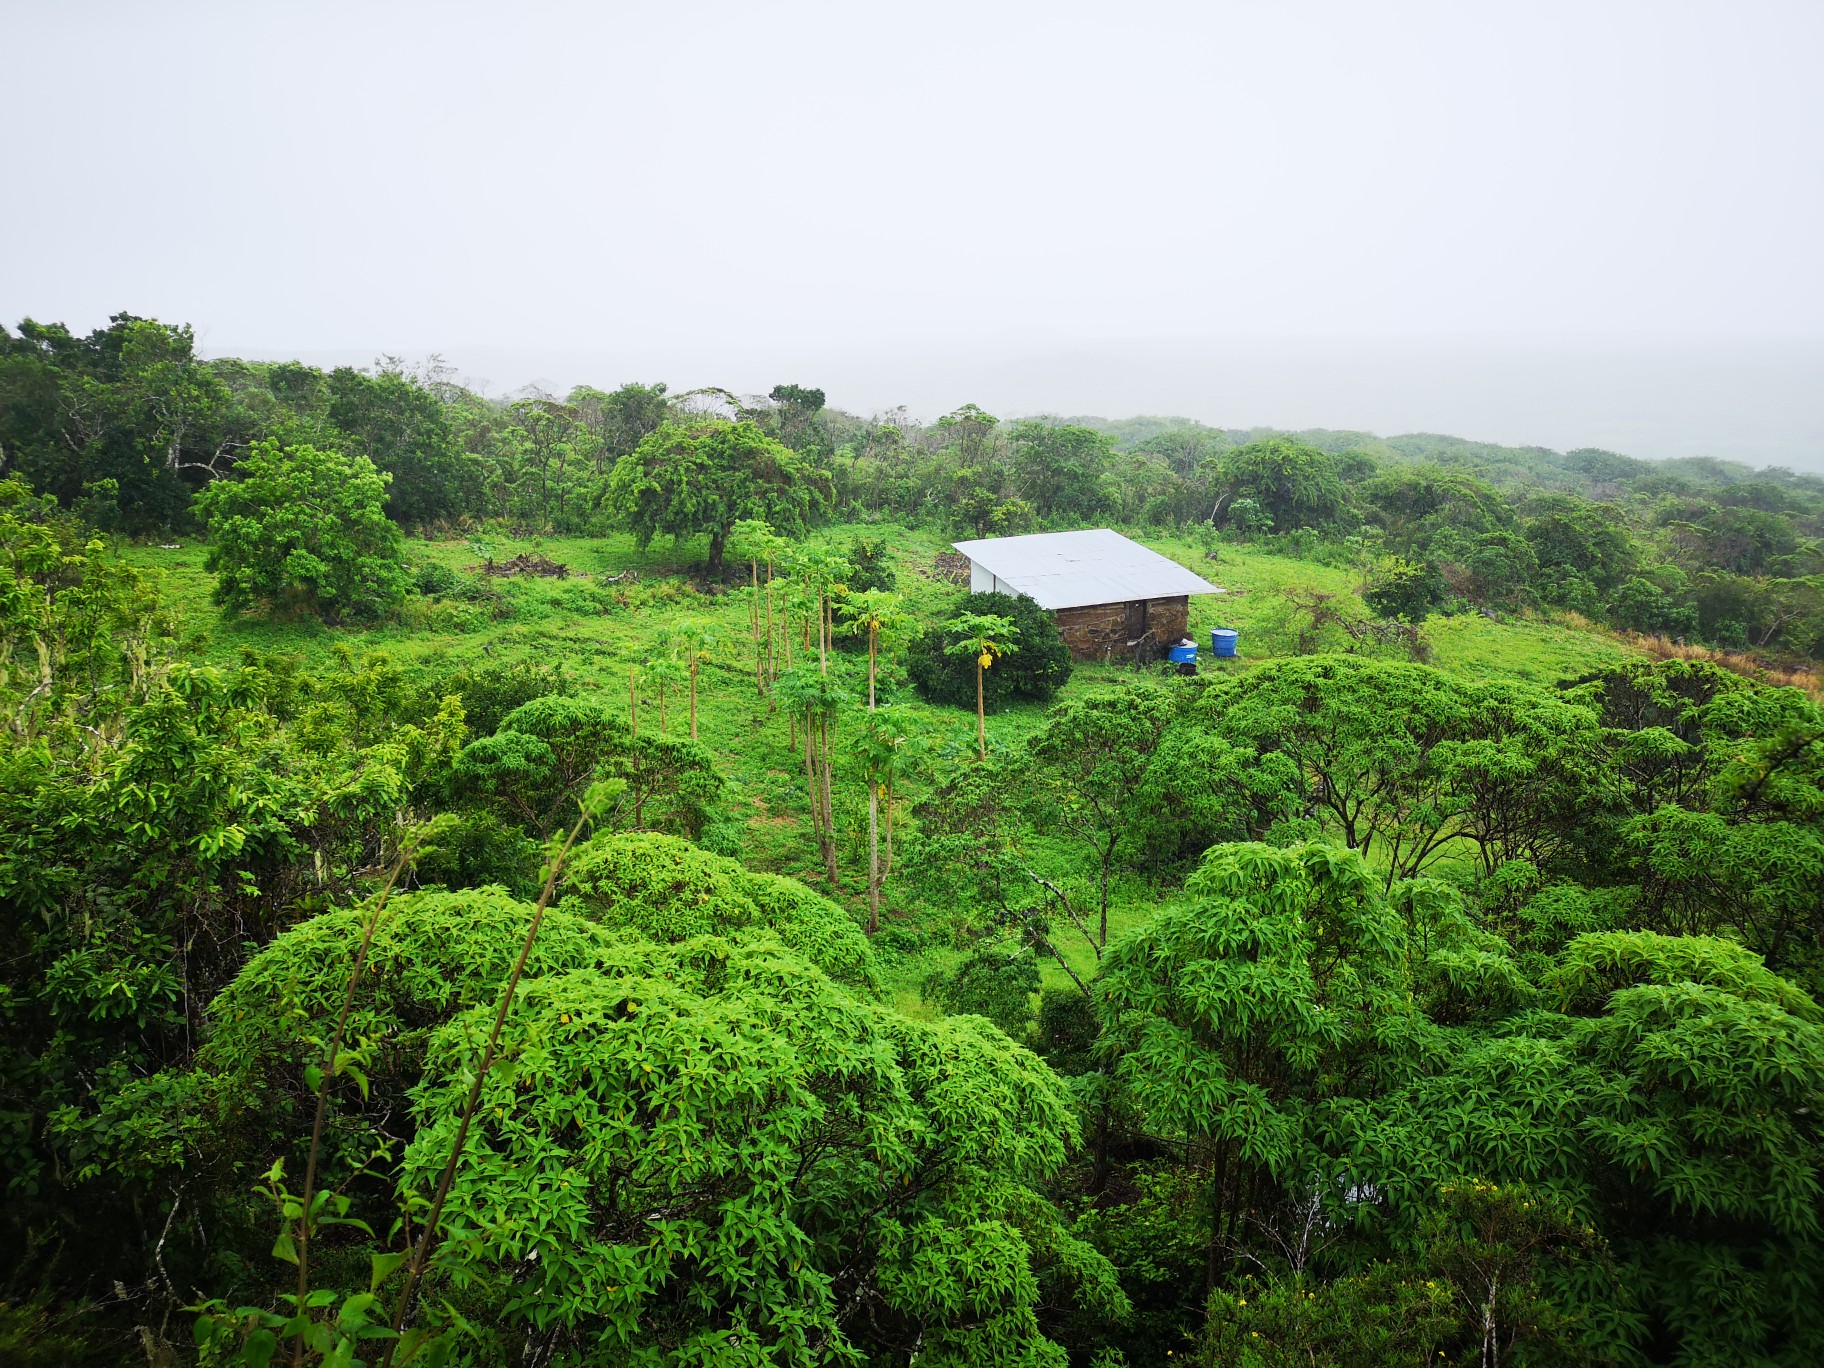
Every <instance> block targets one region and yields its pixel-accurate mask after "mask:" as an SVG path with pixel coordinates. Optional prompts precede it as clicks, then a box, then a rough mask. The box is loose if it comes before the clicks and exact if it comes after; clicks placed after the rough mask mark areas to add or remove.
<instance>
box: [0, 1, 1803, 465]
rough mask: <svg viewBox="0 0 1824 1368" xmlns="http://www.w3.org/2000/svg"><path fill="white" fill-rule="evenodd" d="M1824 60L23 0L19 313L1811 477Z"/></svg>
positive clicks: (836, 18) (1239, 33)
mask: <svg viewBox="0 0 1824 1368" xmlns="http://www.w3.org/2000/svg"><path fill="white" fill-rule="evenodd" d="M1821 53H1824V3H1819V0H1801V2H1800V3H1788V4H1754V3H1743V2H1742V0H1729V2H1728V3H1715V4H1680V3H1669V2H1668V0H1655V2H1654V3H1644V4H1631V3H1604V0H1579V2H1578V3H1572V4H1562V5H1561V4H1550V3H1541V0H1519V2H1517V3H1500V4H1497V3H1463V2H1462V0H1453V2H1452V3H1439V4H1403V3H1375V2H1374V0H1352V2H1351V3H1337V4H1315V3H1314V4H1301V3H1295V2H1294V0H1272V2H1271V3H1259V4H1251V3H1250V4H1242V3H1215V2H1210V0H1205V2H1204V3H1191V4H1145V3H1134V2H1133V0H1129V2H1128V3H1124V4H1112V3H1102V4H1096V5H1077V4H1069V3H1057V0H1052V2H1051V3H1044V4H1031V5H1027V4H996V3H992V2H991V0H975V3H965V4H946V3H933V2H932V0H920V2H919V3H916V4H904V3H900V4H885V3H876V4H868V3H857V2H855V0H850V2H849V3H841V4H782V3H766V2H765V0H760V2H758V3H757V2H756V0H747V2H746V3H736V4H702V3H698V4H692V3H683V2H681V0H668V2H667V3H662V4H650V5H632V4H619V5H617V4H606V3H596V4H584V3H577V4H570V5H559V4H549V5H537V4H527V3H512V4H507V3H501V4H497V5H491V6H466V5H461V4H453V3H438V4H434V5H422V6H420V5H405V4H350V5H328V4H304V3H293V4H288V5H282V6H281V5H260V4H247V3H244V2H237V3H232V4H223V5H219V6H217V5H202V4H181V3H163V4H146V3H129V4H118V5H114V4H85V3H53V2H52V0H38V2H36V3H34V2H33V0H0V86H3V88H4V89H5V91H6V94H7V99H6V110H7V112H6V115H5V117H4V120H3V121H0V154H3V158H0V160H3V164H4V171H5V175H4V181H3V182H0V183H3V184H5V185H6V187H7V191H8V193H7V199H8V201H9V203H8V204H7V206H6V208H5V210H4V212H0V317H4V318H5V319H6V320H7V321H8V322H15V321H17V319H19V318H20V317H22V316H26V315H30V316H33V317H36V318H40V319H60V320H63V321H66V322H68V323H69V324H70V325H72V326H73V327H78V328H84V329H86V328H89V327H93V326H97V325H99V324H101V323H103V322H105V320H106V317H107V315H108V314H109V313H112V312H116V311H119V310H122V309H125V310H128V311H131V312H134V313H138V314H142V315H149V316H154V317H158V318H161V319H165V320H167V321H188V322H191V323H193V324H194V325H195V326H196V328H197V330H198V333H199V336H200V337H201V338H202V340H203V344H204V346H205V347H206V348H207V349H209V350H210V351H212V352H216V353H223V352H239V353H247V354H261V355H277V354H285V355H293V354H298V355H304V356H306V357H307V358H310V359H340V358H358V359H366V358H369V357H371V356H373V355H374V354H376V353H378V352H383V351H384V352H392V353H400V354H407V355H420V354H422V353H424V352H427V351H439V352H442V353H444V354H445V355H447V356H448V357H449V358H450V359H451V360H452V361H453V362H454V363H455V364H456V365H457V366H458V368H459V369H461V370H463V371H465V372H467V373H470V374H472V375H475V376H476V377H477V378H482V379H486V380H488V381H489V382H490V383H491V384H492V386H493V387H494V388H495V389H496V390H501V389H507V388H511V387H514V386H517V385H519V384H521V383H524V382H525V381H528V380H532V379H543V380H545V381H546V382H547V383H551V384H554V385H558V386H562V385H566V384H568V383H570V382H572V381H574V380H577V379H583V378H588V379H591V380H593V381H595V382H597V383H607V384H614V383H618V382H619V381H621V380H624V379H629V378H635V377H641V378H647V379H658V378H664V379H669V380H671V381H672V382H673V383H674V384H678V385H687V384H697V383H706V382H717V383H722V384H727V385H731V386H733V387H737V388H751V389H764V388H767V387H769V386H770V385H771V384H772V383H774V382H775V381H778V380H785V379H791V380H796V381H799V382H802V383H807V384H823V385H824V386H825V387H826V388H827V389H828V390H829V391H830V397H831V401H832V402H834V403H840V404H842V405H844V406H845V407H850V408H855V409H860V410H864V411H865V410H869V409H877V408H884V407H886V406H888V405H891V404H894V403H899V402H904V403H909V404H911V405H912V406H913V408H914V410H915V411H923V412H925V413H927V414H929V413H933V412H941V411H942V410H943V409H945V408H948V407H954V406H955V405H956V404H959V403H961V402H964V401H965V400H973V401H976V402H980V403H983V404H986V405H988V406H989V407H991V408H992V407H997V406H998V407H999V408H1000V409H1002V410H1003V411H1020V410H1028V411H1030V410H1037V409H1050V410H1057V411H1065V412H1078V413H1082V412H1103V413H1110V414H1113V413H1119V412H1125V411H1133V410H1134V409H1137V408H1145V409H1148V410H1151V411H1160V410H1167V411H1175V412H1181V413H1187V414H1191V415H1192V416H1195V417H1199V418H1203V419H1205V420H1207V421H1212V422H1222V423H1230V424H1237V425H1239V424H1247V423H1256V422H1260V423H1268V422H1271V423H1279V424H1282V425H1286V426H1302V425H1307V424H1318V423H1321V424H1324V425H1329V426H1357V427H1367V428H1377V429H1380V430H1383V431H1385V430H1388V429H1394V428H1429V429H1433V430H1437V429H1442V430H1450V431H1458V432H1460V433H1462V435H1466V436H1476V437H1489V438H1494V439H1498V440H1509V441H1525V440H1533V441H1547V442H1549V443H1550V444H1553V445H1559V446H1574V445H1582V444H1585V443H1586V442H1589V443H1598V444H1603V445H1624V443H1625V444H1627V445H1626V446H1625V449H1631V450H1634V451H1636V452H1637V453H1638V454H1643V455H1658V454H1682V453H1684V452H1687V451H1692V450H1699V449H1702V450H1710V451H1713V452H1714V453H1715V454H1718V455H1741V456H1746V457H1748V458H1750V459H1782V460H1786V461H1788V462H1790V463H1797V464H1806V465H1820V464H1824V369H1821V366H1820V363H1821V362H1824V343H1821V342H1820V339H1824V252H1821V251H1820V250H1819V246H1820V241H1821V239H1824V232H1821V227H1820V225H1821V223H1824V215H1821V213H1820V211H1821V210H1824V80H1821V79H1820V76H1819V71H1820V56H1821ZM813 370H815V372H816V373H813ZM1472 429H1477V430H1472Z"/></svg>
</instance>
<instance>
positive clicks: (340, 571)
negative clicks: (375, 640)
mask: <svg viewBox="0 0 1824 1368" xmlns="http://www.w3.org/2000/svg"><path fill="white" fill-rule="evenodd" d="M386 484H387V477H386V476H384V475H382V474H381V473H380V472H379V471H378V470H376V469H374V463H373V462H372V461H370V460H368V459H367V458H366V457H365V456H344V455H342V454H341V453H339V452H334V451H319V450H318V449H317V448H316V447H312V446H301V445H300V446H289V447H284V448H281V447H280V446H279V444H278V443H277V442H276V441H267V442H256V443H255V444H254V446H253V449H252V451H251V452H250V453H249V454H248V455H247V457H246V458H245V459H244V460H242V461H241V463H240V464H239V465H238V466H236V467H235V473H234V477H233V478H230V479H224V480H217V481H216V482H215V483H214V484H212V485H210V486H209V487H208V488H207V489H205V490H203V492H202V493H201V494H198V495H197V496H196V502H195V504H194V505H193V507H194V509H195V511H196V516H197V518H198V520H199V521H201V522H202V524H203V526H204V527H205V528H206V529H207V530H208V533H209V555H208V559H207V561H206V562H205V563H206V565H207V567H208V568H209V570H210V571H212V572H213V573H214V574H215V577H216V580H215V601H216V602H217V603H219V604H221V605H222V606H223V607H225V608H231V609H238V608H250V607H253V606H255V605H257V604H265V605H267V606H269V607H281V606H297V607H300V608H303V609H305V610H307V611H309V612H312V613H315V614H317V615H318V616H320V617H322V618H324V619H325V620H327V621H331V622H334V621H338V620H340V619H342V618H374V617H380V616H382V615H384V614H386V613H390V612H392V611H393V610H394V609H396V608H397V607H398V606H399V602H400V600H401V599H403V598H404V597H405V591H406V572H405V539H404V537H403V536H402V535H401V534H400V532H399V529H398V528H397V527H395V526H393V524H392V522H391V521H389V520H388V518H387V516H386Z"/></svg>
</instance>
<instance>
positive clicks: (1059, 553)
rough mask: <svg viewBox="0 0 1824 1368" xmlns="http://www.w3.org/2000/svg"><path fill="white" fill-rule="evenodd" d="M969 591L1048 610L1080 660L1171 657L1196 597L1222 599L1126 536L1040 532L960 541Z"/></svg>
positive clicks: (1210, 586) (1217, 591)
mask: <svg viewBox="0 0 1824 1368" xmlns="http://www.w3.org/2000/svg"><path fill="white" fill-rule="evenodd" d="M954 545H955V547H956V549H957V550H958V551H960V552H962V553H963V555H965V556H967V557H968V558H969V588H970V589H971V591H973V592H975V593H978V594H1016V595H1023V596H1024V597H1026V598H1029V599H1031V600H1032V601H1033V602H1034V603H1036V604H1038V605H1039V607H1041V608H1043V609H1045V610H1047V611H1048V612H1049V613H1050V614H1051V615H1052V618H1053V619H1054V620H1055V621H1056V622H1057V624H1058V635H1060V636H1061V637H1063V638H1064V644H1065V645H1066V646H1068V647H1069V648H1070V653H1071V655H1073V656H1074V657H1076V658H1077V659H1078V660H1112V659H1116V658H1127V657H1130V656H1132V655H1133V654H1135V653H1136V652H1141V653H1143V654H1144V653H1147V652H1146V647H1147V646H1148V645H1150V647H1151V648H1152V653H1157V654H1163V653H1164V652H1165V651H1166V650H1168V649H1169V648H1170V647H1172V646H1175V645H1177V644H1178V642H1179V640H1180V639H1181V638H1182V637H1183V636H1184V635H1185V632H1186V629H1187V628H1188V626H1189V623H1190V613H1191V595H1192V594H1220V593H1222V592H1223V591H1222V590H1221V589H1218V588H1217V587H1216V586H1215V585H1213V584H1210V583H1208V582H1207V581H1205V580H1202V579H1200V578H1198V577H1197V576H1196V575H1193V574H1192V573H1191V572H1190V571H1189V570H1186V569H1185V568H1184V567H1183V566H1182V565H1180V564H1178V562H1177V561H1174V560H1168V559H1167V558H1166V557H1164V556H1162V555H1160V554H1159V553H1158V552H1157V551H1149V550H1147V549H1146V548H1145V547H1144V546H1142V545H1140V543H1139V542H1136V541H1130V540H1129V539H1128V538H1126V537H1124V536H1122V535H1121V534H1120V533H1119V532H1112V531H1110V530H1109V529H1108V528H1106V527H1098V528H1096V529H1094V530H1093V531H1087V532H1039V533H1035V534H1034V535H1032V536H1029V537H988V538H984V539H983V540H981V541H965V542H956V543H954Z"/></svg>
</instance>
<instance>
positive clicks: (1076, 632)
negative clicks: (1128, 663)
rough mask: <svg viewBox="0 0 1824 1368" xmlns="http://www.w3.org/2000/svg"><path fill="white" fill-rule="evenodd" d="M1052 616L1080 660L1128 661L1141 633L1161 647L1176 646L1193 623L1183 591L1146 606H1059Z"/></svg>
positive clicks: (1189, 604) (1147, 602) (1149, 602)
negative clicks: (1191, 622) (1174, 596)
mask: <svg viewBox="0 0 1824 1368" xmlns="http://www.w3.org/2000/svg"><path fill="white" fill-rule="evenodd" d="M1142 606H1144V616H1143V615H1142V611H1141V610H1142ZM1052 618H1053V620H1054V621H1056V622H1057V624H1058V635H1059V636H1061V637H1063V638H1064V644H1065V645H1066V646H1068V647H1069V648H1070V653H1071V655H1073V656H1075V657H1076V658H1077V659H1078V660H1129V659H1132V657H1133V645H1134V642H1135V641H1136V640H1138V639H1139V637H1140V635H1141V634H1142V632H1144V634H1145V635H1147V636H1150V637H1151V638H1152V639H1153V641H1154V642H1155V644H1157V645H1158V646H1159V647H1160V648H1161V649H1162V650H1163V649H1164V648H1166V647H1169V646H1175V645H1177V644H1178V641H1179V639H1180V638H1181V637H1183V636H1184V633H1185V629H1186V627H1187V626H1188V625H1189V623H1190V619H1191V600H1190V598H1189V597H1188V596H1187V595H1183V594H1180V595H1179V596H1178V597H1176V598H1156V599H1147V600H1145V602H1144V605H1141V604H1134V603H1097V604H1091V605H1089V606H1088V607H1084V608H1060V609H1058V611H1057V612H1055V613H1053V614H1052ZM1141 623H1144V624H1145V625H1144V627H1141V625H1140V624H1141Z"/></svg>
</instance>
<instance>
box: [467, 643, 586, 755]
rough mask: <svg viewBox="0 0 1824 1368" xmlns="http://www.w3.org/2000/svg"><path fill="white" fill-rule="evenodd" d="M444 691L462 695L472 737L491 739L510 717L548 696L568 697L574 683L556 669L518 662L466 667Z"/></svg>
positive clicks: (560, 668) (562, 670)
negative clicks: (517, 709)
mask: <svg viewBox="0 0 1824 1368" xmlns="http://www.w3.org/2000/svg"><path fill="white" fill-rule="evenodd" d="M445 689H446V691H448V692H453V693H457V694H460V695H461V696H462V712H463V720H464V721H466V722H467V723H468V726H469V734H470V735H471V736H492V735H493V734H494V733H495V732H496V731H498V730H499V729H500V724H501V723H502V722H504V721H505V720H506V717H507V714H508V713H510V712H512V711H513V710H514V709H515V708H517V707H519V705H520V704H522V703H530V702H531V701H532V700H533V699H535V698H543V697H545V696H546V695H547V694H567V693H569V692H570V690H571V682H570V679H569V677H568V676H567V675H565V673H564V668H563V666H562V665H561V664H560V665H558V666H557V667H555V668H552V667H549V666H545V665H535V664H533V663H531V662H530V661H525V660H521V661H516V662H515V663H513V664H511V665H476V666H466V667H464V668H463V669H460V670H457V671H456V672H455V673H454V674H452V675H450V677H449V680H448V682H447V684H446V685H445Z"/></svg>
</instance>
